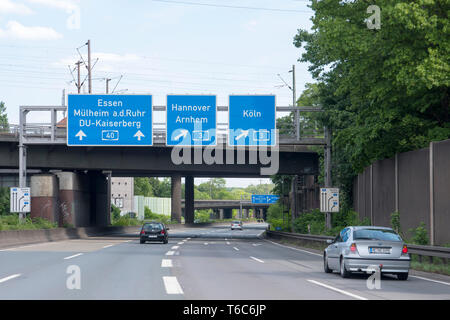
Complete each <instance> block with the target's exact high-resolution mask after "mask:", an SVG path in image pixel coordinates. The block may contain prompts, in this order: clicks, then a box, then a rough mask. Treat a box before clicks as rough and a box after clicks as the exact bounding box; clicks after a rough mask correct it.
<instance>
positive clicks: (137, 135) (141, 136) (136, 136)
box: [133, 130, 145, 141]
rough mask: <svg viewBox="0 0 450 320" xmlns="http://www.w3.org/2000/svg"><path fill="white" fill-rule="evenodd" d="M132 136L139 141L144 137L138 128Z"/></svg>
mask: <svg viewBox="0 0 450 320" xmlns="http://www.w3.org/2000/svg"><path fill="white" fill-rule="evenodd" d="M133 137H135V138H137V139H138V140H139V141H141V139H142V138H145V136H144V134H143V133H142V132H141V130H138V132H136V134H135V135H134V136H133Z"/></svg>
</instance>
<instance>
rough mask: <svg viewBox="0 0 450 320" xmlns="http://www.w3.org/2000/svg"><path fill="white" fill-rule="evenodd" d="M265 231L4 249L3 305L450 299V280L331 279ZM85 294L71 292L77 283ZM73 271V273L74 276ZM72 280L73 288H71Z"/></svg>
mask: <svg viewBox="0 0 450 320" xmlns="http://www.w3.org/2000/svg"><path fill="white" fill-rule="evenodd" d="M265 228H266V225H264V224H256V223H255V224H248V225H246V226H245V229H244V230H243V231H238V230H235V231H231V230H229V228H228V227H217V226H216V227H208V228H191V229H180V230H171V231H170V235H171V237H170V239H169V243H168V244H166V245H164V244H160V243H147V244H139V241H138V239H137V237H136V234H130V235H121V236H115V237H113V236H108V237H93V238H89V239H79V240H78V239H77V240H67V241H58V242H48V243H39V244H33V245H28V246H21V247H13V248H8V249H3V250H0V261H1V263H0V299H56V300H60V299H64V300H65V299H181V300H183V299H194V300H196V299H208V300H209V299H233V300H241V299H243V300H255V299H333V300H335V299H339V300H366V299H368V300H378V299H408V300H411V299H450V281H448V280H445V279H444V280H435V279H431V278H430V277H415V276H410V278H409V279H408V280H407V281H398V280H396V279H395V278H393V277H388V276H386V277H383V278H382V280H381V289H379V290H378V289H373V290H370V289H368V288H367V286H366V279H367V276H364V275H356V276H353V277H352V278H350V279H343V278H341V277H340V276H339V275H338V274H337V273H333V274H325V273H324V272H323V267H322V257H321V255H318V254H317V253H315V252H310V251H307V250H303V249H299V248H294V247H289V246H285V245H281V244H278V243H275V242H271V241H268V240H265V239H262V238H261V237H260V236H261V234H262V233H263V231H264V229H265ZM73 270H79V278H76V279H79V280H80V281H79V283H80V288H79V289H76V288H75V289H69V288H68V286H67V284H68V282H69V287H73V286H74V283H78V282H77V281H72V280H73V279H75V278H74V277H75V275H77V273H76V272H75V273H72V272H73ZM68 271H69V272H70V273H68ZM68 279H69V281H68Z"/></svg>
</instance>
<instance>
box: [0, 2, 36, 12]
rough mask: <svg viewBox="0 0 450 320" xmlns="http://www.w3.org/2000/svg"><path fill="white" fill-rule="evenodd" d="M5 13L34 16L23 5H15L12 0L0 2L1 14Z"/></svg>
mask: <svg viewBox="0 0 450 320" xmlns="http://www.w3.org/2000/svg"><path fill="white" fill-rule="evenodd" d="M5 13H12V14H22V15H29V14H32V13H33V11H32V10H31V9H30V8H28V7H27V6H26V5H24V4H21V3H15V2H12V1H11V0H0V14H5Z"/></svg>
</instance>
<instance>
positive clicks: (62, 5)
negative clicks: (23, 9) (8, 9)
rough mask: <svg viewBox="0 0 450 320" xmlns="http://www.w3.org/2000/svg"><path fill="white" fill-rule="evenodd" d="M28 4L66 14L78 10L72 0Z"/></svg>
mask: <svg viewBox="0 0 450 320" xmlns="http://www.w3.org/2000/svg"><path fill="white" fill-rule="evenodd" d="M0 1H1V0H0ZM28 2H30V3H33V4H39V5H43V6H47V7H51V8H56V9H61V10H64V11H66V12H72V11H74V10H76V9H78V4H77V3H76V2H78V1H74V0H28Z"/></svg>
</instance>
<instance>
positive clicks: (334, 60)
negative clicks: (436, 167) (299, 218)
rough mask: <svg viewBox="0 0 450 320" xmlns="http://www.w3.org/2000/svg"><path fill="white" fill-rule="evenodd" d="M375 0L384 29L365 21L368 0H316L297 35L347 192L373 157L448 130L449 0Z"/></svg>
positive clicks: (422, 142)
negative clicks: (306, 23) (307, 26)
mask: <svg viewBox="0 0 450 320" xmlns="http://www.w3.org/2000/svg"><path fill="white" fill-rule="evenodd" d="M374 4H376V5H378V6H379V7H380V8H381V29H379V30H371V29H368V28H367V25H366V21H365V19H366V18H368V16H369V14H367V13H366V10H367V7H368V3H367V2H366V1H358V0H357V1H345V2H344V1H337V0H321V1H317V0H313V1H312V3H311V5H310V7H311V8H312V9H313V10H314V12H315V14H314V17H313V18H312V22H313V26H312V31H311V32H308V31H306V30H298V33H297V35H296V36H295V38H294V45H295V46H297V47H299V48H300V47H302V48H304V53H303V55H302V57H301V61H304V62H308V63H310V68H309V70H310V71H311V72H312V75H313V77H314V78H315V79H316V80H317V81H318V82H317V84H316V85H315V88H314V89H313V88H312V87H310V88H308V89H310V91H311V92H310V93H311V94H309V97H308V99H309V98H311V99H312V100H309V101H307V102H308V103H312V104H317V105H320V106H321V107H322V108H323V109H324V110H325V112H324V113H322V114H320V115H319V116H318V119H319V120H320V121H321V124H323V125H327V126H328V127H329V128H331V130H332V145H333V176H334V178H336V180H338V181H339V183H340V184H342V185H344V186H345V189H346V190H347V191H348V192H347V194H348V195H349V194H350V190H349V189H351V183H352V180H353V177H354V176H355V175H356V174H357V173H359V172H361V171H362V170H363V168H364V167H366V166H367V165H369V164H370V163H372V162H373V161H375V160H378V159H383V158H388V157H392V156H393V155H394V154H395V153H398V152H404V151H409V150H413V149H418V148H423V147H425V146H427V145H428V143H429V142H430V141H434V140H443V139H447V138H449V137H450V123H449V120H450V113H449V95H450V89H449V87H450V76H449V74H450V37H449V36H448V30H449V28H450V19H449V17H448V12H449V9H450V8H449V2H448V0H416V1H406V0H377V1H375V3H374ZM348 198H350V197H348ZM349 200H350V199H349Z"/></svg>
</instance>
